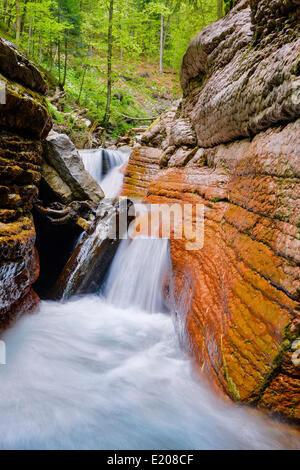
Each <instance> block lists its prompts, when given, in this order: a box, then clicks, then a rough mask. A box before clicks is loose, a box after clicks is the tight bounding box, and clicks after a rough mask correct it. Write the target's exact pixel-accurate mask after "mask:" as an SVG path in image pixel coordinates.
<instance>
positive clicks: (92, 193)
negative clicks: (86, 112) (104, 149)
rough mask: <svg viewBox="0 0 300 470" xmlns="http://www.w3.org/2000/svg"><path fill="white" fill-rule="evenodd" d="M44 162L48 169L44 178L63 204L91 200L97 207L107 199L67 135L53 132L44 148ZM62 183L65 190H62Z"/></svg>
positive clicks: (45, 170)
mask: <svg viewBox="0 0 300 470" xmlns="http://www.w3.org/2000/svg"><path fill="white" fill-rule="evenodd" d="M44 158H45V160H46V162H47V164H48V166H45V167H44V171H43V178H44V179H45V181H46V183H47V184H48V185H49V186H50V188H51V189H52V190H53V191H54V192H55V193H56V194H57V196H58V197H60V198H61V199H62V202H71V201H75V200H77V201H80V200H82V201H84V200H90V201H93V202H96V203H98V202H100V200H101V199H102V198H103V197H104V193H103V191H102V189H101V187H100V186H99V184H98V183H97V181H96V180H94V178H92V176H91V175H90V174H89V173H88V172H87V171H86V170H85V167H84V164H83V161H82V158H81V157H80V154H79V152H78V150H77V149H76V148H75V145H74V144H73V142H72V141H71V140H70V138H69V137H68V136H67V135H65V134H58V133H57V132H54V131H52V132H51V133H50V135H49V136H48V138H47V139H46V142H45V145H44ZM51 170H52V171H51ZM57 175H58V176H59V178H60V179H58V178H57ZM61 180H63V182H64V186H61ZM67 187H68V188H69V191H68V190H67ZM59 192H60V194H59Z"/></svg>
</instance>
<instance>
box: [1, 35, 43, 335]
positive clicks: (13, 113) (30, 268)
mask: <svg viewBox="0 0 300 470" xmlns="http://www.w3.org/2000/svg"><path fill="white" fill-rule="evenodd" d="M0 80H1V81H2V85H3V83H4V84H5V85H6V103H5V104H0V286H1V287H0V290H1V295H0V298H1V302H0V328H2V327H3V326H4V325H7V324H8V323H9V321H11V320H12V319H13V318H15V317H16V316H17V315H18V314H19V313H20V312H21V311H24V310H26V311H29V310H31V309H32V308H33V307H34V306H35V305H36V304H37V301H38V297H37V295H36V294H35V293H34V291H33V290H32V284H33V283H34V282H35V281H36V279H37V277H38V274H39V259H38V255H37V252H36V250H35V239H36V234H35V228H34V224H33V218H32V215H31V212H30V211H31V209H32V207H33V204H34V203H35V201H36V199H37V196H38V185H39V182H40V179H41V163H42V145H41V141H40V138H41V137H45V136H46V135H47V133H48V131H49V130H50V127H51V117H50V114H49V112H48V109H47V105H46V102H45V98H44V97H43V96H42V94H41V93H44V92H45V91H46V85H45V83H44V81H43V78H42V76H41V75H40V73H39V72H38V70H37V69H36V68H35V67H34V66H33V64H32V63H31V62H30V61H28V60H27V59H26V58H25V57H24V56H23V55H22V54H20V53H19V52H17V51H16V49H15V48H14V47H13V46H12V45H10V44H9V43H7V42H6V41H3V40H2V39H0Z"/></svg>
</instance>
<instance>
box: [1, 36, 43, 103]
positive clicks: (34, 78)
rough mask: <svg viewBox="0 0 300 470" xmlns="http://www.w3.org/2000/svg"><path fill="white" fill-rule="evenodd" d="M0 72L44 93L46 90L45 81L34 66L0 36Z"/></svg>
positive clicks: (33, 89)
mask: <svg viewBox="0 0 300 470" xmlns="http://www.w3.org/2000/svg"><path fill="white" fill-rule="evenodd" d="M0 73H2V74H3V75H5V77H6V78H8V79H10V80H12V81H14V82H17V83H19V84H21V85H23V86H24V87H26V88H29V89H30V90H32V91H36V92H38V93H40V94H42V95H44V94H45V93H46V91H47V86H46V83H45V81H44V79H43V77H42V75H41V73H40V72H39V71H38V69H37V68H36V67H35V65H34V64H33V63H32V62H31V61H30V60H29V59H27V57H25V56H24V55H23V54H22V53H21V52H20V51H18V50H17V49H16V47H15V46H14V44H12V43H11V42H8V41H6V40H5V39H2V38H0Z"/></svg>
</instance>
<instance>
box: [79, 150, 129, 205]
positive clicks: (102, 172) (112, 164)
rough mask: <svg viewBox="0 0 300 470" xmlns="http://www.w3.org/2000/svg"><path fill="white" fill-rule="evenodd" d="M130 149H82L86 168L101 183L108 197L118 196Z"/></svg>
mask: <svg viewBox="0 0 300 470" xmlns="http://www.w3.org/2000/svg"><path fill="white" fill-rule="evenodd" d="M129 153H130V150H129V151H126V150H124V151H121V150H110V149H95V150H81V151H80V155H81V158H82V160H83V163H84V166H85V169H86V170H87V171H88V172H89V173H90V174H91V175H92V176H93V178H95V180H96V181H98V183H100V184H101V188H102V189H103V191H104V194H105V196H106V197H108V198H114V197H116V196H117V195H118V194H119V192H120V190H121V187H122V182H123V176H124V175H123V173H122V167H123V166H124V164H125V163H126V162H127V161H128V158H129Z"/></svg>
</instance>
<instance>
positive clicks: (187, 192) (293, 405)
mask: <svg viewBox="0 0 300 470" xmlns="http://www.w3.org/2000/svg"><path fill="white" fill-rule="evenodd" d="M299 135H300V121H299V120H297V121H296V122H294V123H291V124H289V125H287V126H285V127H279V128H275V129H269V130H268V131H266V132H263V133H260V134H258V135H257V136H256V137H255V138H254V139H253V140H252V141H250V140H247V139H245V140H242V141H238V142H233V143H231V144H227V145H220V146H217V147H214V148H211V149H204V150H203V149H202V150H201V149H200V151H199V152H200V156H201V157H203V155H205V154H206V158H207V160H208V163H209V166H204V167H201V168H199V167H197V166H192V165H191V166H186V167H184V168H167V169H166V170H164V171H159V172H157V173H156V176H155V177H154V178H153V180H152V182H151V183H150V185H149V186H148V190H147V194H148V195H147V198H146V201H148V202H152V203H167V204H173V203H177V204H178V203H180V204H185V203H190V204H193V205H194V206H195V205H196V204H203V206H204V215H205V231H204V246H203V248H201V249H198V248H197V246H196V248H197V249H195V250H189V249H187V242H188V241H189V240H188V239H187V238H183V239H180V240H178V239H172V240H171V258H172V266H173V278H172V283H171V285H170V286H171V288H172V289H173V291H172V292H171V295H169V299H170V302H171V304H170V308H171V309H173V311H175V312H177V315H178V316H179V317H180V318H181V321H182V319H184V324H185V327H186V333H187V335H188V341H187V342H188V344H189V345H190V348H191V353H192V354H193V356H194V357H195V358H196V359H197V362H198V365H199V368H201V370H202V372H204V373H205V374H206V375H207V376H208V377H209V378H210V381H211V383H213V384H216V385H218V386H219V387H220V388H221V389H223V390H226V392H227V393H228V394H229V395H230V396H231V397H232V398H233V399H235V400H239V401H243V402H247V403H257V404H259V406H260V407H263V408H268V409H270V410H274V411H276V412H279V413H281V414H284V415H286V416H288V417H290V418H291V419H294V420H298V421H299V419H300V394H299V387H300V382H299V373H298V369H296V368H295V366H294V364H293V362H292V355H291V353H290V349H289V348H290V346H289V345H290V344H291V342H290V343H288V348H287V350H286V352H285V353H284V354H283V353H282V348H283V347H285V346H284V345H285V344H286V342H285V335H286V333H285V331H286V328H287V325H289V324H291V331H294V330H295V331H294V332H295V334H296V335H297V331H298V330H297V329H293V327H292V325H293V324H295V319H300V316H299V305H300V297H299V292H300V290H299V287H300V257H299V253H300V241H299V221H300V204H299V202H300V166H299V155H300V147H299V145H300V144H299ZM191 162H192V160H191ZM193 217H194V218H193V222H194V224H196V222H197V219H196V218H195V217H196V215H195V214H194V216H193ZM198 222H199V223H200V221H198Z"/></svg>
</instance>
